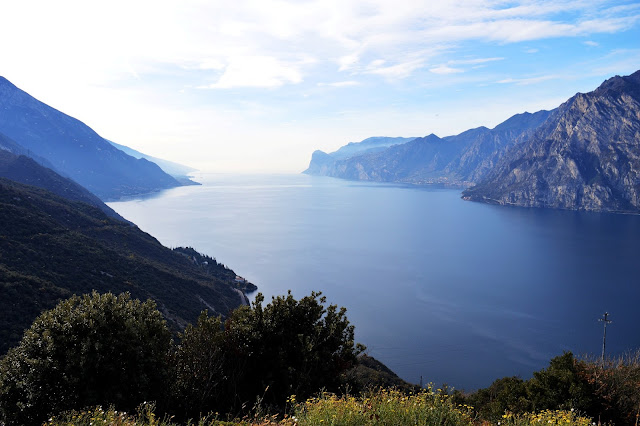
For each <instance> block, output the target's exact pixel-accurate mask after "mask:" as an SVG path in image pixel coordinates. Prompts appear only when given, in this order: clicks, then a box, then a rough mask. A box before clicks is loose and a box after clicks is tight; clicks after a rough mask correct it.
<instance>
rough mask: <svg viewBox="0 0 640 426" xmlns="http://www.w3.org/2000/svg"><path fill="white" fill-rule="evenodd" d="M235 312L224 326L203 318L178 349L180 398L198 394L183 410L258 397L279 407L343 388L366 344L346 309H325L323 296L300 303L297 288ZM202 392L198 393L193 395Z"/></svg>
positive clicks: (230, 405) (234, 406)
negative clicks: (357, 342) (295, 399)
mask: <svg viewBox="0 0 640 426" xmlns="http://www.w3.org/2000/svg"><path fill="white" fill-rule="evenodd" d="M263 302H264V297H263V296H262V295H261V294H258V295H257V296H256V299H255V301H254V302H253V305H252V306H251V307H249V306H245V307H241V308H239V309H236V310H235V311H233V313H232V314H231V315H230V316H229V318H228V319H227V320H226V321H225V323H224V327H221V326H220V321H219V320H218V319H212V318H207V317H206V315H205V316H201V317H200V319H199V320H198V324H197V325H196V326H195V327H188V328H187V329H186V330H185V332H184V334H183V335H182V340H181V342H180V345H179V347H178V351H177V354H176V360H177V361H176V372H177V377H176V387H177V389H179V390H181V392H182V394H181V395H180V396H179V397H178V400H179V401H187V400H188V399H189V398H193V397H194V396H195V398H196V400H194V401H191V402H189V403H188V404H187V406H183V408H185V409H186V410H185V412H184V413H183V415H185V416H186V417H187V418H188V417H195V416H197V415H199V414H200V413H206V412H209V411H219V412H234V413H237V412H239V411H241V410H242V409H243V408H245V407H246V408H249V409H250V408H252V407H253V404H254V403H255V402H257V401H258V400H259V401H260V402H261V403H262V404H264V405H266V406H269V407H270V408H272V409H274V410H279V409H282V408H284V406H285V404H286V400H287V398H288V397H290V396H291V395H297V396H298V397H299V398H306V397H307V396H310V395H312V394H313V393H315V392H318V391H319V390H321V389H326V390H329V391H338V390H339V386H340V384H341V383H342V382H341V375H342V374H343V373H344V372H345V371H346V370H347V369H348V368H350V367H351V366H352V365H353V364H355V363H356V362H357V361H356V356H357V355H358V353H359V352H361V351H362V350H363V349H364V347H362V346H361V345H354V327H353V326H352V325H350V324H349V321H348V320H347V317H346V309H344V308H340V309H338V308H337V306H335V305H330V306H328V307H325V304H326V299H325V298H324V297H322V296H321V293H312V294H311V296H307V297H304V298H302V299H300V300H299V301H298V300H296V299H294V297H293V296H292V295H291V292H289V293H288V294H287V296H278V297H274V298H273V299H272V301H271V303H269V304H267V305H266V306H264V307H263ZM194 393H195V394H198V395H194Z"/></svg>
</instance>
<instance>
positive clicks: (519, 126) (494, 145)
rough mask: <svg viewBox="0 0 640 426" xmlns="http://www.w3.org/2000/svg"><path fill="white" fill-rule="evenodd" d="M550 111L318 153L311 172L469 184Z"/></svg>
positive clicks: (345, 177) (313, 160)
mask: <svg viewBox="0 0 640 426" xmlns="http://www.w3.org/2000/svg"><path fill="white" fill-rule="evenodd" d="M549 114H550V112H549V111H539V112H537V113H535V114H529V113H524V114H518V115H515V116H513V117H511V118H510V119H509V120H507V121H505V122H504V123H502V124H500V125H498V126H496V127H495V128H494V129H487V128H486V127H478V128H476V129H471V130H467V131H466V132H463V133H460V134H459V135H455V136H447V137H444V138H440V137H438V136H436V135H434V134H431V135H428V136H425V137H423V138H415V139H412V140H410V141H408V142H405V143H402V144H396V145H393V146H390V147H387V148H385V149H377V150H371V151H364V152H356V153H354V154H353V155H350V156H345V157H343V158H336V157H335V156H334V155H329V154H325V153H323V152H322V151H316V152H314V153H313V156H312V161H311V165H310V167H309V169H308V170H307V171H306V173H309V174H318V175H325V176H333V177H339V178H343V179H354V180H370V181H377V182H403V183H412V184H431V183H439V184H450V185H456V186H470V185H472V184H473V183H475V182H477V181H478V180H479V179H480V178H482V177H483V176H484V175H485V174H486V173H487V172H488V171H489V170H490V169H491V168H492V167H493V166H494V164H495V163H496V162H497V161H498V160H499V159H500V158H501V157H502V155H503V154H504V153H505V152H506V151H507V149H508V148H510V147H511V146H512V145H514V144H516V143H518V142H520V141H521V140H523V139H524V138H526V137H528V136H530V135H531V134H532V132H533V131H534V130H535V128H537V127H538V126H539V125H540V124H541V123H542V122H544V120H546V118H547V117H548V116H549ZM348 146H349V145H347V146H346V147H348ZM346 147H343V148H346ZM341 150H342V149H341ZM341 150H339V151H337V152H340V151H341Z"/></svg>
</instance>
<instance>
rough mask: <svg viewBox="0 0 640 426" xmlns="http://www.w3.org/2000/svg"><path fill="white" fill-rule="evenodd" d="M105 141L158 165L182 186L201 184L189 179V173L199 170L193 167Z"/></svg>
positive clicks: (135, 156) (133, 155)
mask: <svg viewBox="0 0 640 426" xmlns="http://www.w3.org/2000/svg"><path fill="white" fill-rule="evenodd" d="M105 140H106V141H107V142H109V143H110V144H111V145H113V146H115V147H116V148H118V149H119V150H120V151H122V152H124V153H125V154H127V155H130V156H132V157H133V158H144V159H145V160H148V161H151V162H152V163H156V164H157V165H158V166H160V168H161V169H162V170H163V171H164V172H165V173H167V174H169V175H171V176H173V177H174V178H175V179H176V180H177V181H178V182H180V183H181V184H182V185H200V184H199V183H197V182H194V181H192V180H191V179H189V177H188V174H189V173H192V172H195V171H197V169H194V168H193V167H189V166H185V165H183V164H179V163H174V162H173V161H168V160H163V159H162V158H158V157H152V156H151V155H147V154H144V153H142V152H140V151H136V150H135V149H132V148H129V147H128V146H124V145H120V144H119V143H115V142H113V141H110V140H108V139H105Z"/></svg>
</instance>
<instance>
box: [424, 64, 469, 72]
mask: <svg viewBox="0 0 640 426" xmlns="http://www.w3.org/2000/svg"><path fill="white" fill-rule="evenodd" d="M429 71H431V72H432V73H434V74H456V73H460V72H464V70H461V69H460V68H451V67H449V66H447V65H439V66H437V67H434V68H429Z"/></svg>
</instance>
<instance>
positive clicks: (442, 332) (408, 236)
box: [109, 174, 640, 390]
mask: <svg viewBox="0 0 640 426" xmlns="http://www.w3.org/2000/svg"><path fill="white" fill-rule="evenodd" d="M196 179H197V180H198V181H200V182H202V183H203V185H202V186H191V187H181V188H176V189H172V190H168V191H164V192H162V193H160V194H158V195H156V196H154V197H150V198H146V199H143V200H131V201H124V202H115V203H109V205H110V206H111V207H112V208H114V209H115V210H116V211H117V212H118V213H120V214H121V215H123V216H124V217H126V218H127V219H129V220H131V221H133V222H135V223H136V224H138V226H139V227H140V228H141V229H142V230H144V231H146V232H149V233H150V234H152V235H153V236H155V237H156V238H157V239H158V240H160V242H162V243H163V244H164V245H166V246H169V247H176V246H181V245H182V246H185V245H187V246H192V247H194V248H195V249H197V250H198V251H200V252H203V253H206V254H208V255H210V256H213V257H215V258H216V259H217V260H218V261H219V262H222V263H224V264H226V265H228V266H229V267H231V268H232V269H234V270H235V271H236V273H237V274H239V275H242V276H243V277H246V278H247V279H248V280H249V281H251V282H253V283H255V284H256V285H258V287H259V291H260V292H262V293H263V294H265V296H266V297H267V300H269V299H270V296H272V295H280V294H285V293H286V291H287V290H289V289H291V290H292V292H293V294H294V295H295V296H296V297H302V296H305V295H308V294H310V292H311V291H314V290H316V291H318V290H320V291H322V292H323V294H324V295H325V296H327V299H328V302H329V303H332V304H337V305H339V306H345V307H346V308H347V310H348V312H347V313H348V317H349V320H350V321H351V323H352V324H354V325H355V327H356V339H357V341H359V342H361V343H363V344H365V345H366V346H367V347H368V353H369V354H370V355H372V356H374V357H376V358H378V359H380V360H381V361H382V362H384V363H385V364H387V365H388V366H389V367H390V368H391V369H392V370H394V371H395V372H397V373H398V374H399V375H400V376H401V377H402V378H404V379H405V380H407V381H410V382H413V383H418V382H419V381H420V377H421V376H422V377H423V378H424V381H425V382H433V383H435V384H441V383H448V384H449V385H451V386H454V387H456V388H459V389H461V388H464V389H467V390H472V389H476V388H478V387H485V386H488V385H489V384H491V382H492V381H493V380H494V379H496V378H499V377H504V376H513V375H519V376H521V377H522V378H525V379H526V378H529V377H530V376H531V373H532V372H533V371H535V370H538V369H540V368H542V367H545V366H546V365H547V364H548V361H549V359H550V358H551V357H553V356H556V355H560V354H562V352H563V351H565V350H570V351H572V352H574V353H575V354H593V355H596V356H599V355H600V352H601V350H602V323H600V322H598V321H597V320H598V318H599V317H601V316H602V314H603V313H604V312H605V311H608V312H609V313H610V314H611V317H610V318H611V319H612V320H613V321H614V322H613V323H612V324H611V325H609V327H608V328H607V353H611V354H621V353H623V352H625V351H629V350H634V349H636V348H638V346H640V327H639V325H640V309H638V302H639V300H640V285H639V277H640V261H639V259H638V254H639V253H640V216H629V215H613V214H598V213H580V212H569V211H554V210H540V209H523V208H512V207H499V206H491V205H485V204H479V203H472V202H467V201H463V200H461V199H460V191H458V190H451V189H437V188H417V187H404V186H395V185H386V184H375V183H362V182H350V181H343V180H338V179H332V178H326V177H313V176H306V175H251V176H242V175H224V174H201V175H198V176H196Z"/></svg>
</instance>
